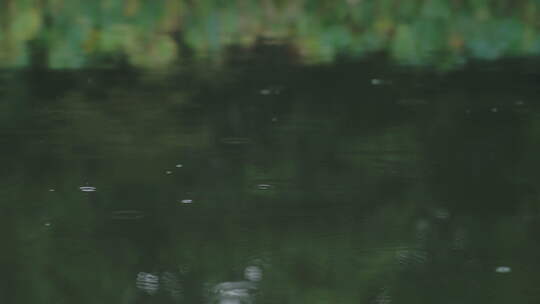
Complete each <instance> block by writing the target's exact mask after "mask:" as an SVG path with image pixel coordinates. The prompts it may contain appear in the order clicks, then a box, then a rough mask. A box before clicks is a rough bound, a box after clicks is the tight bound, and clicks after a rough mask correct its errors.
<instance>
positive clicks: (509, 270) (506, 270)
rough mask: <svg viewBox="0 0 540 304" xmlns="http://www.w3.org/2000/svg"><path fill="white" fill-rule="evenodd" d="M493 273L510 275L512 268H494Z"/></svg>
mask: <svg viewBox="0 0 540 304" xmlns="http://www.w3.org/2000/svg"><path fill="white" fill-rule="evenodd" d="M495 272H497V273H510V272H512V268H510V267H508V266H499V267H497V268H495Z"/></svg>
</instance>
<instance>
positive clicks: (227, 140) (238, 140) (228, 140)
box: [220, 137, 250, 145]
mask: <svg viewBox="0 0 540 304" xmlns="http://www.w3.org/2000/svg"><path fill="white" fill-rule="evenodd" d="M220 142H221V143H223V144H226V145H245V144H248V143H249V142H250V139H249V138H247V137H224V138H222V139H220Z"/></svg>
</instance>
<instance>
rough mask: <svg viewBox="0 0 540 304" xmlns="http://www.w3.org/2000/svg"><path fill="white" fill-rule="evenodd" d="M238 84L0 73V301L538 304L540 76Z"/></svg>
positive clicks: (506, 70)
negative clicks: (0, 282)
mask: <svg viewBox="0 0 540 304" xmlns="http://www.w3.org/2000/svg"><path fill="white" fill-rule="evenodd" d="M278 62H279V61H278ZM232 66H233V67H231V68H220V69H219V70H218V69H215V70H214V69H209V68H208V66H205V65H198V64H193V65H186V66H184V67H183V68H181V69H179V70H177V71H175V72H168V73H167V74H162V73H149V72H147V73H145V72H141V71H136V70H130V69H114V70H66V71H58V70H57V71H47V70H34V71H32V70H2V71H0V98H1V103H0V132H1V133H0V134H1V136H0V148H1V149H0V157H1V161H2V164H1V166H2V169H1V170H0V177H1V181H2V182H1V183H0V204H1V210H2V212H1V213H0V219H1V221H0V236H1V240H2V250H1V251H0V264H1V265H2V268H1V269H2V275H3V277H4V280H3V283H2V284H0V286H1V287H0V292H1V293H2V299H4V301H3V303H18V304H22V303H55V304H60V303H221V304H236V303H311V304H317V303H373V304H383V303H384V304H389V303H414V304H417V303H440V304H445V303H448V304H452V303H539V301H540V289H539V288H538V283H539V282H540V281H539V279H540V277H539V273H538V271H539V270H540V263H539V261H538V256H539V249H540V243H539V241H538V233H539V232H540V217H539V216H540V213H539V211H540V210H539V207H540V206H539V199H540V193H539V191H538V183H539V181H540V170H539V169H540V157H539V155H540V108H539V104H538V102H539V101H540V99H539V97H540V89H539V87H538V81H539V80H540V74H539V73H538V72H537V71H538V70H539V67H540V64H539V62H538V61H535V60H507V61H496V62H493V63H489V64H488V63H476V64H470V65H469V66H467V67H466V68H465V69H464V70H461V71H457V72H452V73H450V74H434V73H431V72H429V71H422V70H410V69H404V68H396V67H392V66H387V65H385V64H384V63H381V60H379V59H378V58H373V59H370V60H368V61H365V62H357V63H347V62H343V63H339V62H338V63H335V64H333V65H326V66H311V67H306V66H297V65H293V64H291V65H288V64H276V62H267V61H261V62H259V61H254V62H238V63H236V64H235V65H232ZM81 187H82V188H81Z"/></svg>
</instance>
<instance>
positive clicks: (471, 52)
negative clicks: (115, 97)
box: [0, 0, 540, 68]
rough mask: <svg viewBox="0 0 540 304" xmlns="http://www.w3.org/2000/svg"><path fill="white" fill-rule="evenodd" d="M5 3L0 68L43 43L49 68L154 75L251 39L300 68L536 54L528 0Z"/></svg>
mask: <svg viewBox="0 0 540 304" xmlns="http://www.w3.org/2000/svg"><path fill="white" fill-rule="evenodd" d="M9 3H10V4H9V5H7V6H8V7H9V9H8V10H6V11H4V12H3V13H2V16H1V18H2V20H5V21H4V23H3V26H2V28H0V66H4V67H6V66H13V65H15V66H27V65H28V64H29V63H28V62H30V61H31V60H29V59H27V57H26V56H27V55H24V54H28V53H29V51H28V49H29V48H30V47H31V46H30V45H29V41H31V40H44V41H45V48H46V50H47V52H48V53H49V59H48V65H49V66H50V67H51V68H78V67H83V66H90V65H92V64H94V63H96V59H99V58H104V57H110V56H113V57H126V58H127V60H126V61H127V62H129V63H131V64H132V65H133V66H136V67H144V68H163V67H167V66H169V65H170V64H172V63H175V62H177V61H178V60H181V59H182V58H185V56H187V54H188V53H192V54H194V55H195V56H196V57H199V58H205V57H208V56H211V57H212V58H217V59H218V60H217V61H218V62H220V61H222V60H221V58H223V57H226V56H227V52H226V50H227V49H228V47H230V46H241V47H243V48H246V49H250V48H252V47H253V46H254V44H255V42H256V41H257V39H258V38H259V37H267V38H272V39H278V40H280V41H286V43H287V44H289V45H290V46H291V47H292V48H293V49H295V50H296V52H297V53H298V54H300V56H301V57H302V59H304V60H305V61H306V62H313V61H332V60H334V58H336V56H338V55H340V54H348V55H349V56H352V57H357V56H361V55H364V54H366V53H369V52H377V51H384V50H386V51H388V54H389V55H390V57H391V58H392V59H393V60H395V61H396V62H398V63H405V64H417V65H429V66H434V67H436V68H439V67H440V68H448V67H451V66H453V64H452V63H453V62H461V61H463V60H465V59H466V58H468V57H472V58H481V59H488V60H491V59H497V58H502V57H504V56H519V55H531V54H538V52H540V51H539V49H540V42H539V41H540V34H538V22H536V21H535V20H537V19H538V15H539V13H538V9H537V6H538V5H539V4H538V2H537V1H533V0H516V1H512V4H511V5H510V4H508V3H506V2H504V1H484V0H463V1H450V0H422V1H421V0H411V1H398V0H384V1H376V0H362V1H360V0H347V1H339V2H336V1H322V0H310V1H304V0H293V1H277V0H266V1H249V0H242V1H211V0H202V1H187V0H160V1H142V0H96V1H66V0H55V1H45V2H37V1H23V0H11V1H9ZM45 20H49V21H48V22H45ZM51 37H52V38H51ZM178 43H181V44H182V45H181V47H180V46H179V45H178ZM181 48H188V49H189V50H190V52H188V53H186V54H183V53H181V52H180V50H181ZM456 57H460V58H461V60H456ZM98 61H99V60H98Z"/></svg>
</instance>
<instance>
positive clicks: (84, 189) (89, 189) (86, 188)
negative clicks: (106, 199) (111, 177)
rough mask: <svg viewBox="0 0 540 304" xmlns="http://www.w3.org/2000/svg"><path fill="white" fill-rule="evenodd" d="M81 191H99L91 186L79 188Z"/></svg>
mask: <svg viewBox="0 0 540 304" xmlns="http://www.w3.org/2000/svg"><path fill="white" fill-rule="evenodd" d="M79 190H81V191H82V192H95V191H96V190H97V189H96V187H91V186H81V187H79Z"/></svg>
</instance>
